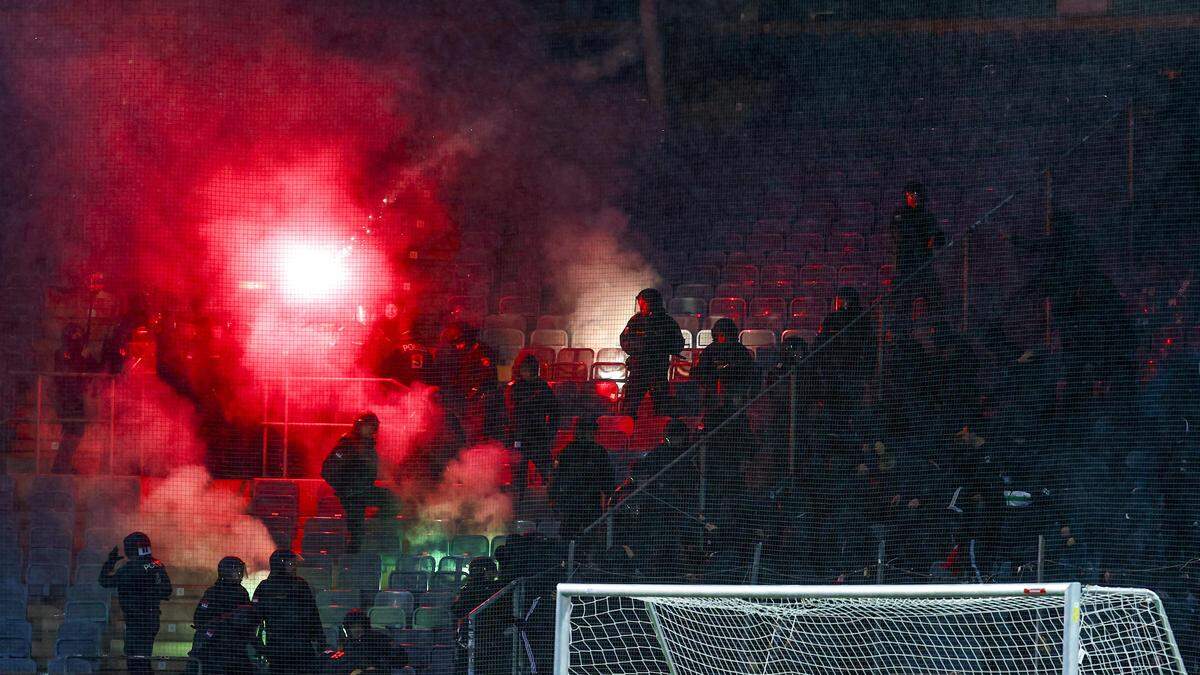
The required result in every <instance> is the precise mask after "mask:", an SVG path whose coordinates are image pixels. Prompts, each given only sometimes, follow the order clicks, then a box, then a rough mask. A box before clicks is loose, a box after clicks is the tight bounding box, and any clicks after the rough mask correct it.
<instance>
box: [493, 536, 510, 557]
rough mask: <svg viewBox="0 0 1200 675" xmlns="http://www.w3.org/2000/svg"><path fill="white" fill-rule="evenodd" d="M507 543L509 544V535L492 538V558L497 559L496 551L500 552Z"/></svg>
mask: <svg viewBox="0 0 1200 675" xmlns="http://www.w3.org/2000/svg"><path fill="white" fill-rule="evenodd" d="M507 543H508V535H506V534H498V535H496V536H494V537H492V557H493V558H495V557H496V551H498V550H499V549H500V547H501V546H504V545H505V544H507Z"/></svg>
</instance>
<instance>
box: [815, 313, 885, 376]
mask: <svg viewBox="0 0 1200 675" xmlns="http://www.w3.org/2000/svg"><path fill="white" fill-rule="evenodd" d="M862 313H863V306H862V303H860V302H859V301H858V300H857V298H855V299H854V300H851V301H850V302H849V303H847V304H846V306H844V307H842V308H841V309H839V310H837V311H836V312H833V313H832V314H830V315H829V316H827V317H825V320H824V321H822V322H821V332H820V334H819V335H817V338H816V341H815V344H816V347H818V348H820V349H821V352H820V353H819V354H818V355H817V356H818V358H817V362H818V363H820V364H822V365H823V366H824V368H825V369H826V373H825V375H826V377H833V378H837V377H844V376H848V375H852V376H857V375H861V374H863V372H864V371H865V370H867V369H868V368H869V366H870V365H871V356H872V349H871V348H872V342H874V335H872V327H873V326H874V322H873V321H872V320H871V317H870V316H864V317H862V318H861V319H859V320H858V321H855V320H854V319H856V318H857V317H858V316H859V315H860V314H862ZM826 343H829V344H826Z"/></svg>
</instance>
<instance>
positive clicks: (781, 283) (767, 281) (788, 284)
mask: <svg viewBox="0 0 1200 675" xmlns="http://www.w3.org/2000/svg"><path fill="white" fill-rule="evenodd" d="M795 289H796V268H795V267H794V266H792V265H774V264H772V265H765V266H763V268H762V279H761V281H760V282H759V284H758V288H757V289H755V295H756V297H763V296H772V297H779V298H790V297H791V296H792V294H793V293H794V292H795Z"/></svg>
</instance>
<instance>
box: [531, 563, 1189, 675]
mask: <svg viewBox="0 0 1200 675" xmlns="http://www.w3.org/2000/svg"><path fill="white" fill-rule="evenodd" d="M555 639H556V646H555V650H556V654H555V671H554V672H555V673H556V675H567V674H568V673H570V674H572V675H574V674H582V673H587V674H595V675H608V674H610V673H611V674H615V673H639V674H647V673H662V674H664V675H691V674H696V675H700V674H712V673H756V674H760V673H761V674H771V673H798V674H799V673H804V674H813V675H833V674H835V673H836V674H838V675H841V674H846V673H913V674H916V673H1022V674H1032V673H1062V674H1064V675H1069V674H1073V673H1081V674H1082V673H1184V672H1186V671H1185V670H1184V666H1183V663H1182V660H1181V658H1180V655H1179V651H1178V648H1177V646H1176V644H1175V640H1174V637H1173V636H1172V633H1171V628H1170V625H1169V624H1168V622H1167V617H1166V614H1165V613H1164V612H1163V609H1162V605H1161V603H1160V601H1159V599H1158V596H1156V595H1155V594H1154V593H1153V592H1151V591H1148V590H1143V589H1126V588H1102V587H1095V586H1083V587H1081V586H1080V585H1079V584H1074V583H1073V584H1050V585H1044V586H1038V587H1029V586H1021V585H1009V584H992V585H942V586H938V585H930V586H698V585H696V586H671V585H589V584H562V585H560V586H559V588H558V617H557V623H556V634H555Z"/></svg>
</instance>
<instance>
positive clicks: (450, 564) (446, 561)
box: [437, 555, 471, 575]
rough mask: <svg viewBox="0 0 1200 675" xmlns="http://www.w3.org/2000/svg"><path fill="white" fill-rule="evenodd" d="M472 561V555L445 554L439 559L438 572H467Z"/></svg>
mask: <svg viewBox="0 0 1200 675" xmlns="http://www.w3.org/2000/svg"><path fill="white" fill-rule="evenodd" d="M470 563H471V557H470V556H466V555H448V556H443V557H442V559H441V560H439V561H438V568H437V571H438V572H454V573H455V574H460V575H461V574H466V571H467V565H469V564H470Z"/></svg>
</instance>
